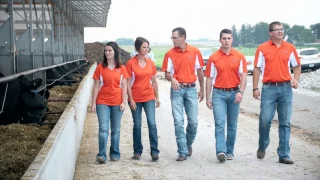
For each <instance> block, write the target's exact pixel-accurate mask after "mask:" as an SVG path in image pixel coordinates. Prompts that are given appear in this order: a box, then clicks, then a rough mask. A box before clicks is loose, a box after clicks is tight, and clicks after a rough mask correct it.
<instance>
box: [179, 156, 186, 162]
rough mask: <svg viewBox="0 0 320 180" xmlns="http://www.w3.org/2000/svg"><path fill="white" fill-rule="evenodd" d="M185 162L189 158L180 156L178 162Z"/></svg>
mask: <svg viewBox="0 0 320 180" xmlns="http://www.w3.org/2000/svg"><path fill="white" fill-rule="evenodd" d="M184 160H187V156H179V157H178V158H177V161H184Z"/></svg>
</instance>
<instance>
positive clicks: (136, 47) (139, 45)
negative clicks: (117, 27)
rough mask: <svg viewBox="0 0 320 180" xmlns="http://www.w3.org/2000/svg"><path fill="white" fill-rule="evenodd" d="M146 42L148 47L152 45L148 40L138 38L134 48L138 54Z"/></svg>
mask: <svg viewBox="0 0 320 180" xmlns="http://www.w3.org/2000/svg"><path fill="white" fill-rule="evenodd" d="M144 42H146V43H148V45H149V44H150V43H149V41H148V40H147V39H146V38H143V37H137V39H136V41H135V42H134V47H135V49H136V51H137V52H139V50H140V48H141V46H142V44H143V43H144Z"/></svg>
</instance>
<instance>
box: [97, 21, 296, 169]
mask: <svg viewBox="0 0 320 180" xmlns="http://www.w3.org/2000/svg"><path fill="white" fill-rule="evenodd" d="M269 34H270V40H269V41H267V42H265V43H263V44H260V45H259V46H258V48H257V50H256V55H255V60H254V66H255V68H254V72H253V89H252V92H253V97H254V98H255V99H258V100H260V101H261V109H260V115H259V143H258V149H257V158H259V159H263V158H264V156H265V152H266V149H267V147H268V145H269V142H270V137H269V132H270V127H271V121H272V119H273V116H274V114H275V111H276V110H277V111H278V119H279V139H280V140H279V147H278V150H277V152H278V156H279V162H280V163H284V164H293V161H292V160H291V157H290V146H289V139H290V119H291V114H292V88H297V87H298V80H299V76H300V73H301V66H300V60H299V58H298V55H297V52H296V49H295V47H294V46H293V45H292V44H290V43H288V42H286V41H284V40H283V36H284V29H283V25H282V24H281V23H280V22H277V21H276V22H272V23H271V24H269ZM186 37H187V33H186V31H185V29H184V28H181V27H177V28H174V29H173V30H172V36H171V40H172V42H173V45H174V47H173V48H172V49H170V50H169V51H168V52H167V53H166V54H165V57H164V60H163V64H162V68H161V69H162V71H164V72H165V78H166V79H167V80H168V81H170V82H171V88H170V99H171V107H172V116H173V121H174V122H173V123H174V128H175V136H176V143H177V147H178V150H177V153H178V157H177V159H176V160H177V161H184V160H186V159H187V157H188V156H191V155H192V150H193V149H192V148H193V147H192V144H193V142H194V140H195V137H196V135H197V128H198V103H199V102H201V101H203V99H204V98H205V100H206V105H207V107H208V108H209V109H211V110H212V112H213V117H214V123H215V140H216V156H217V159H218V160H219V161H220V162H224V161H226V160H232V159H234V145H235V141H236V133H237V123H238V116H239V109H240V103H241V101H242V99H243V94H244V91H245V89H246V84H247V63H246V59H245V56H244V55H243V54H242V53H241V52H239V51H238V50H236V49H234V48H233V47H232V41H233V37H232V31H231V30H229V29H223V30H222V31H221V32H220V37H219V42H220V43H221V48H220V49H219V50H218V51H216V52H214V53H213V54H212V55H211V56H210V58H209V60H208V62H207V64H206V70H205V72H204V73H203V70H202V67H203V66H204V65H205V64H204V60H203V58H202V55H201V53H200V51H199V49H198V48H196V47H194V46H191V45H189V44H188V43H186ZM149 45H150V43H149V41H148V40H147V39H145V38H142V37H138V38H137V39H136V41H135V43H134V46H135V50H136V52H137V54H136V55H135V56H133V57H132V58H131V59H130V60H129V61H128V62H127V63H126V65H125V66H124V65H122V64H121V60H120V55H119V47H118V45H117V44H116V43H115V42H108V43H107V44H106V46H105V49H104V53H105V54H104V59H103V61H102V63H100V64H99V65H98V66H97V68H96V70H95V72H94V75H93V79H94V88H93V95H92V107H91V109H92V111H96V112H97V115H98V120H99V153H98V154H97V161H98V162H99V163H105V162H106V160H107V156H106V144H107V140H108V135H109V127H110V129H111V138H110V139H111V146H110V150H109V157H110V159H111V161H118V160H119V159H120V150H119V142H120V124H121V117H122V114H123V110H124V109H125V107H126V105H127V102H128V103H129V106H130V109H131V113H132V119H133V157H132V158H133V159H135V160H139V159H140V157H141V154H142V153H143V146H142V142H141V124H142V118H141V116H142V109H144V112H145V114H146V117H147V123H148V128H149V140H150V149H151V150H150V156H151V159H152V160H153V161H156V160H158V159H159V152H160V151H159V149H158V133H157V126H156V120H155V111H156V108H158V107H160V100H159V92H158V83H157V79H156V77H155V75H156V73H157V71H156V66H155V63H154V62H153V61H152V60H151V59H149V58H148V57H147V54H148V52H149ZM291 68H292V69H293V74H294V75H293V78H292V77H291V74H290V72H291ZM204 76H205V77H206V81H204ZM260 76H262V82H263V86H262V89H261V93H260V89H259V88H258V82H259V77H260ZM197 80H198V81H199V83H196V81H197ZM196 84H199V85H200V87H199V88H198V89H199V91H198V92H197V87H196ZM184 112H185V113H186V116H187V126H186V131H185V130H184ZM226 124H227V130H225V125H226ZM225 131H226V135H225Z"/></svg>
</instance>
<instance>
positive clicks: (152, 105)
mask: <svg viewBox="0 0 320 180" xmlns="http://www.w3.org/2000/svg"><path fill="white" fill-rule="evenodd" d="M142 107H143V109H144V111H145V113H146V116H147V123H148V128H149V141H150V149H151V154H159V150H158V132H157V125H156V117H155V111H156V102H155V100H151V101H147V102H136V110H131V113H132V118H133V150H134V154H140V155H141V154H142V151H143V146H142V142H141V121H142V119H141V114H142Z"/></svg>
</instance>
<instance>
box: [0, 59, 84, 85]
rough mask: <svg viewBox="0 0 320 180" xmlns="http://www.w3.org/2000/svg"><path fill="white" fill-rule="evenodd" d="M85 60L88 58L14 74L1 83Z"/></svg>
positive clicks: (3, 78) (4, 78)
mask: <svg viewBox="0 0 320 180" xmlns="http://www.w3.org/2000/svg"><path fill="white" fill-rule="evenodd" d="M85 60H86V58H83V59H76V60H73V61H68V62H64V63H61V64H56V65H52V66H47V67H42V68H38V69H32V70H28V71H24V72H20V73H16V74H12V75H9V76H5V77H2V78H0V83H2V82H8V81H12V80H14V79H16V78H18V77H19V76H21V75H30V74H34V73H37V72H40V71H46V70H49V69H53V68H56V67H60V66H64V65H67V64H71V63H75V62H78V61H85Z"/></svg>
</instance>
